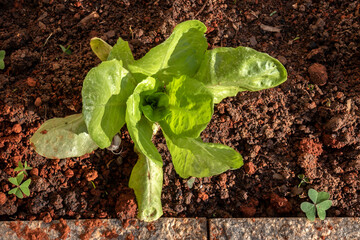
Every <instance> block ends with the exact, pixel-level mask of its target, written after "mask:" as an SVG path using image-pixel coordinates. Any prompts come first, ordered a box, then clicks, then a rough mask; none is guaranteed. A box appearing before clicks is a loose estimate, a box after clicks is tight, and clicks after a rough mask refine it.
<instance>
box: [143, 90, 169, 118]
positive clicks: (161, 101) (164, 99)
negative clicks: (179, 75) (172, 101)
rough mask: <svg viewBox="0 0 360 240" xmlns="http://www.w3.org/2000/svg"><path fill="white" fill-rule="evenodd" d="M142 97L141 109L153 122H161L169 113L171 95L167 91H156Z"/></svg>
mask: <svg viewBox="0 0 360 240" xmlns="http://www.w3.org/2000/svg"><path fill="white" fill-rule="evenodd" d="M141 97H142V100H143V101H142V104H141V106H140V108H141V111H142V112H143V113H144V115H145V116H146V118H147V119H149V120H150V121H151V122H159V121H161V120H162V119H164V118H165V117H166V116H167V115H168V114H169V97H168V95H166V94H165V93H163V92H155V93H149V94H146V95H144V96H141Z"/></svg>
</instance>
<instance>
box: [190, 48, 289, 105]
mask: <svg viewBox="0 0 360 240" xmlns="http://www.w3.org/2000/svg"><path fill="white" fill-rule="evenodd" d="M195 78H196V79H197V80H199V81H201V82H202V83H204V84H205V86H206V87H207V88H208V89H209V90H210V91H211V93H212V94H213V95H214V101H215V103H219V102H220V101H221V100H222V99H223V98H226V97H229V96H235V95H236V94H237V93H238V92H241V91H258V90H262V89H266V88H272V87H275V86H277V85H279V84H281V83H283V82H285V81H286V78H287V73H286V70H285V68H284V66H283V65H282V64H281V63H280V62H279V61H278V60H276V59H275V58H272V57H270V56H269V55H268V54H266V53H261V52H258V51H256V50H254V49H251V48H248V47H237V48H228V47H221V48H215V49H212V50H208V51H206V54H205V57H204V60H203V62H202V64H201V66H200V69H199V71H198V72H197V74H196V75H195Z"/></svg>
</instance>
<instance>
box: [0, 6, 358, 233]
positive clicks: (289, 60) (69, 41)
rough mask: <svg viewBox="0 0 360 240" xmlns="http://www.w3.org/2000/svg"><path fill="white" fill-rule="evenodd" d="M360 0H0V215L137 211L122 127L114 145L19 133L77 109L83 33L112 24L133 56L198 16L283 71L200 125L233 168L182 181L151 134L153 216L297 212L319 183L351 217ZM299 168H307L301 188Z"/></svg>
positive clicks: (223, 39) (211, 31)
mask: <svg viewBox="0 0 360 240" xmlns="http://www.w3.org/2000/svg"><path fill="white" fill-rule="evenodd" d="M89 2H92V3H89ZM359 8H360V3H359V2H358V1H355V0H347V1H344V0H338V1H335V0H328V1H322V0H305V1H301V0H297V1H296V0H283V1H280V0H269V1H261V0H246V1H244V0H237V1H235V0H231V1H230V0H229V1H224V0H189V1H185V0H184V1H179V0H178V1H177V0H175V1H169V0H168V1H165V0H156V1H129V0H121V1H82V0H79V1H75V0H70V1H54V0H33V1H30V0H29V1H25V0H17V1H6V0H0V15H1V19H0V49H1V50H6V57H5V65H6V68H5V69H4V70H0V96H1V98H0V129H1V131H0V159H1V160H0V215H1V216H0V220H9V219H21V220H22V219H29V220H34V219H43V220H44V221H46V222H50V221H51V220H52V219H59V218H67V219H72V218H114V217H115V218H116V217H118V218H121V219H128V218H132V217H135V216H136V211H137V206H136V201H135V196H134V193H133V191H132V190H131V189H129V188H128V181H129V176H130V173H131V170H132V167H133V166H134V164H135V163H136V160H137V156H136V154H134V152H133V143H132V142H131V140H130V138H129V136H128V133H127V131H126V128H124V129H122V133H121V136H122V140H123V141H122V148H123V151H122V153H121V154H120V155H113V154H112V153H111V152H109V151H107V150H96V151H95V152H94V153H92V154H88V155H86V156H84V157H81V158H72V159H61V160H49V159H45V158H43V157H41V156H39V155H38V154H36V153H35V152H34V151H33V149H32V148H31V147H30V145H29V138H30V137H31V136H32V134H33V133H34V132H35V131H36V129H37V128H38V127H39V126H40V125H41V124H42V123H43V122H44V121H45V120H47V119H50V118H53V117H64V116H66V115H70V114H74V113H79V112H81V87H82V83H83V79H84V77H85V75H86V73H87V72H88V71H89V70H90V69H91V68H92V67H94V66H96V65H97V64H99V63H100V60H98V59H97V58H96V57H95V55H94V54H93V53H92V52H91V50H90V47H89V40H90V39H91V38H92V37H95V36H96V37H101V38H103V39H104V40H106V41H108V42H109V43H110V44H112V45H113V44H115V42H116V40H117V39H118V38H119V37H122V38H123V39H124V40H126V41H129V43H130V46H131V48H132V50H133V53H134V55H135V57H136V58H140V57H141V56H143V55H144V54H145V53H146V52H147V51H148V50H149V49H150V48H152V47H154V46H156V45H157V44H159V43H161V42H162V41H164V39H166V38H167V37H168V36H169V35H170V33H171V32H172V29H173V28H174V26H175V25H176V24H177V23H180V22H182V21H185V20H189V19H198V20H200V21H202V22H204V23H205V25H206V26H207V28H208V31H207V34H206V36H207V39H208V42H209V49H212V48H216V47H220V46H227V47H236V46H240V45H241V46H249V47H252V48H255V49H256V50H259V51H262V52H266V53H268V54H270V55H271V56H274V57H276V58H278V59H279V60H280V61H281V62H282V63H283V64H284V65H285V67H286V68H287V70H288V75H289V77H288V81H287V82H286V83H284V84H283V85H281V86H279V87H277V88H275V89H270V90H264V91H260V92H243V93H239V94H238V95H237V96H236V97H233V98H227V99H224V100H223V101H222V102H221V103H220V104H218V105H217V106H216V107H215V113H214V116H213V119H212V121H211V123H210V125H209V127H208V128H207V129H206V130H205V131H204V132H203V133H202V138H203V139H204V141H207V142H215V143H223V144H226V145H228V146H230V147H232V148H234V149H236V150H237V151H239V152H240V153H241V154H242V155H243V157H244V163H245V165H244V167H242V168H241V169H238V170H234V171H228V172H226V173H223V174H221V175H219V176H214V177H211V178H203V179H196V180H195V183H194V185H193V187H192V188H189V186H188V184H187V180H185V179H181V178H180V177H179V176H178V175H177V174H176V173H175V171H174V168H173V165H172V163H171V157H170V155H169V152H168V150H167V147H166V145H165V141H164V138H163V137H162V136H161V134H159V135H158V136H157V137H156V143H157V147H158V149H159V151H160V152H161V154H162V156H163V158H164V159H165V160H164V168H163V169H164V187H163V193H162V202H163V210H164V216H166V217H208V218H212V217H274V216H304V214H303V213H302V212H301V210H300V207H299V206H300V204H301V202H303V201H305V200H307V199H306V192H307V190H308V189H309V188H314V189H317V190H320V191H327V192H329V193H330V195H331V199H332V200H333V207H332V208H331V209H330V210H328V213H327V215H328V216H360V201H359V198H360V194H359V193H360V192H359V191H360V185H359V176H358V175H359V169H360V131H359V130H360V120H359V116H360V110H359V108H360V96H359V93H360V84H359V83H360V74H359V66H360V64H359V63H360V60H359V59H360V55H359V42H360V36H359V32H360V27H359ZM60 44H61V45H63V46H65V47H67V46H69V45H71V46H70V50H71V51H72V53H71V54H70V55H68V54H66V53H63V52H62V50H61V48H60V47H59V45H60ZM18 161H22V162H24V161H28V163H29V165H30V166H32V167H33V169H32V170H31V171H30V174H29V177H30V178H31V179H32V183H31V185H30V190H31V195H30V196H29V197H26V198H24V199H18V198H16V197H15V196H14V195H8V194H7V192H8V191H9V190H10V189H11V188H13V187H14V186H13V185H12V184H10V183H9V182H8V180H7V179H8V178H9V177H14V176H15V174H16V173H14V168H15V167H16V166H17V162H18ZM299 174H305V175H306V176H307V177H308V178H309V179H310V183H308V184H303V185H302V188H300V189H299V188H297V185H298V184H299V183H300V179H299V178H298V177H297V176H298V175H299ZM54 227H60V228H63V229H65V228H64V226H60V225H59V226H54ZM65 227H66V226H65ZM64 234H66V229H65V230H64ZM84 238H86V236H84Z"/></svg>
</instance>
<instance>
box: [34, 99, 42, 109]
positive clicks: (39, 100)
mask: <svg viewBox="0 0 360 240" xmlns="http://www.w3.org/2000/svg"><path fill="white" fill-rule="evenodd" d="M41 103H42V101H41V98H39V97H38V98H36V100H35V106H37V107H40V106H41Z"/></svg>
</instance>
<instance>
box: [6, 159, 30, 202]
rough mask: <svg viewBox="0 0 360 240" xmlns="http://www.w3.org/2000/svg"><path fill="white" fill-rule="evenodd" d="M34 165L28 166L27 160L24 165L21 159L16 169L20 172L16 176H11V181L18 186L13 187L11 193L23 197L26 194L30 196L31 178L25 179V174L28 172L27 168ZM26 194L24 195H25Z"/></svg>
mask: <svg viewBox="0 0 360 240" xmlns="http://www.w3.org/2000/svg"><path fill="white" fill-rule="evenodd" d="M31 169H32V167H30V166H28V164H27V162H26V161H25V163H24V165H23V164H22V163H21V162H20V161H19V162H18V166H17V167H16V168H15V169H14V171H15V172H19V173H18V174H17V176H16V177H11V178H9V179H8V180H9V182H11V183H12V184H14V185H16V186H17V187H16V188H13V189H11V190H10V191H9V194H15V195H16V196H17V197H18V198H23V197H24V195H26V196H29V195H30V190H29V185H30V183H31V179H28V180H26V181H25V182H22V181H23V180H24V175H28V174H27V172H26V171H27V170H31ZM23 194H24V195H23Z"/></svg>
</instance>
